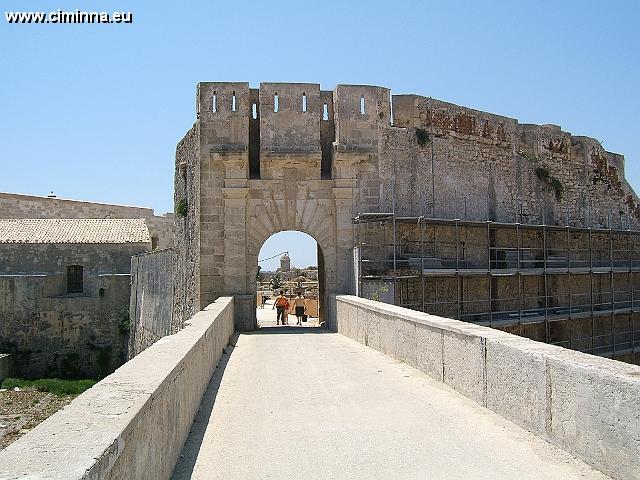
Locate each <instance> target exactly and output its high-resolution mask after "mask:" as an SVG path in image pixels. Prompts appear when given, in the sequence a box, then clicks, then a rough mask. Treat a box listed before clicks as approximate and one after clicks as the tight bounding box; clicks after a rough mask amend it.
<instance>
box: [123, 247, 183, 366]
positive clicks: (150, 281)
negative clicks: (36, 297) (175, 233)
mask: <svg viewBox="0 0 640 480" xmlns="http://www.w3.org/2000/svg"><path fill="white" fill-rule="evenodd" d="M174 262H175V250H174V249H168V250H156V251H154V252H150V253H144V254H140V255H134V256H133V257H131V298H130V303H129V318H130V319H131V330H130V332H129V348H128V353H127V356H128V358H129V359H131V358H133V357H135V356H136V355H138V354H139V353H140V352H142V351H143V350H144V349H146V348H148V347H149V346H150V345H152V344H153V343H154V342H156V341H157V340H159V339H160V338H162V337H164V336H165V335H170V334H171V333H175V332H177V331H178V329H179V328H178V326H177V325H176V324H175V323H174V322H173V313H174V312H173V298H174V294H173V287H174V275H173V268H174Z"/></svg>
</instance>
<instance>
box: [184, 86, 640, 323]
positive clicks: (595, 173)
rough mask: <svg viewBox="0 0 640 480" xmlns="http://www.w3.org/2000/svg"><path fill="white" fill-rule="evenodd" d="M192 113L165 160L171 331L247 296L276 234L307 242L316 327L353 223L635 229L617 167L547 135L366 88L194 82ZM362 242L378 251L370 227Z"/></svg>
mask: <svg viewBox="0 0 640 480" xmlns="http://www.w3.org/2000/svg"><path fill="white" fill-rule="evenodd" d="M276 99H277V102H276ZM214 103H215V108H214V107H213V104H214ZM276 103H277V108H276ZM303 105H305V106H306V108H304V107H303ZM392 107H393V108H392ZM276 110H277V111H276ZM254 111H255V117H256V118H254ZM392 111H393V118H392V116H391V113H392ZM196 112H197V117H198V118H197V121H196V123H195V125H194V126H193V128H192V129H191V130H189V132H188V133H187V135H186V136H185V137H184V139H183V140H182V141H181V142H180V143H179V144H178V148H177V151H176V176H175V185H176V190H175V191H176V203H178V202H180V201H186V203H187V204H188V205H189V209H188V212H187V215H186V217H185V218H178V219H177V222H176V245H177V249H178V266H177V270H176V271H177V273H178V275H177V279H178V280H177V282H179V283H180V288H178V285H176V288H175V289H174V290H175V292H176V295H177V297H179V298H176V309H178V310H180V309H182V310H184V311H181V312H180V313H179V315H177V316H175V318H182V319H185V318H188V317H189V315H190V314H193V312H195V311H197V310H198V309H199V308H200V307H201V306H203V305H206V304H207V303H209V302H211V301H212V300H213V299H215V298H217V297H218V296H220V295H253V294H254V293H255V282H254V279H255V277H256V272H257V255H258V252H259V250H260V248H261V247H262V244H263V243H264V241H265V240H266V239H267V238H268V237H269V236H270V235H272V234H274V233H276V232H280V231H283V230H298V231H302V232H305V233H307V234H309V235H311V236H312V237H314V238H315V239H316V241H317V242H318V245H319V247H320V250H321V253H322V258H323V262H322V268H321V269H320V270H321V271H320V272H319V274H320V278H321V284H322V285H323V286H325V287H326V288H325V290H324V292H323V293H324V297H323V298H322V299H321V313H320V315H321V317H322V316H324V315H325V313H329V308H330V306H329V303H328V302H327V299H328V298H330V296H331V295H333V294H338V293H351V292H353V291H354V285H353V283H354V282H353V261H352V256H351V249H352V247H353V244H354V231H353V226H352V223H351V220H352V218H353V217H354V215H355V214H356V213H358V212H391V211H395V212H396V213H398V214H400V215H411V216H418V215H423V216H435V217H444V218H465V219H468V220H483V221H484V220H497V221H501V222H514V221H516V220H518V221H520V222H521V223H535V224H538V223H543V222H544V223H547V224H551V225H553V224H556V223H557V222H564V221H565V220H566V218H569V220H570V223H571V224H572V225H579V226H584V225H589V226H591V225H593V226H597V225H612V226H614V227H617V226H620V227H624V228H627V227H629V226H631V227H637V226H638V219H640V200H639V199H638V198H637V196H636V194H635V193H634V192H633V190H632V189H631V187H630V186H629V184H628V183H627V182H626V180H625V179H624V159H623V157H622V156H620V155H616V154H612V153H610V152H606V151H605V150H604V149H603V148H602V146H601V145H600V144H599V143H598V142H597V141H596V140H595V139H591V138H587V137H575V136H572V135H571V134H569V133H567V132H563V131H562V130H561V129H560V128H559V127H556V126H553V125H543V126H537V125H523V124H519V123H518V121H517V120H515V119H512V118H507V117H502V116H499V115H493V114H490V113H486V112H480V111H477V110H473V109H470V108H466V107H461V106H458V105H453V104H450V103H446V102H442V101H438V100H433V99H430V98H426V97H421V96H417V95H394V96H393V97H392V98H391V99H390V96H389V90H388V89H386V88H383V87H375V86H367V85H338V86H337V87H336V89H335V90H334V91H333V92H329V91H323V90H320V86H319V85H318V84H308V83H301V84H291V83H263V84H261V86H260V89H259V90H258V89H250V88H249V85H248V83H243V82H203V83H200V84H199V85H198V94H197V106H196ZM325 112H326V115H325ZM418 137H420V138H422V141H421V142H419V141H418V140H419V139H418ZM540 171H544V172H545V174H544V175H541V174H540V173H539V172H540ZM536 172H538V173H536ZM363 235H364V239H363V240H364V241H370V242H371V243H381V242H382V239H381V236H382V232H381V229H379V228H378V227H377V226H376V225H371V226H370V228H368V229H365V232H364V234H363ZM472 241H473V240H472ZM450 283H451V282H450ZM453 287H454V285H453V283H451V284H450V285H445V286H444V288H445V289H446V290H447V291H449V290H451V289H452V288H453ZM326 321H327V325H328V326H330V327H332V326H333V325H332V323H331V322H332V319H331V318H329V317H328V316H327V318H326ZM249 323H250V324H253V326H255V318H252V319H250V322H249ZM243 328H244V327H243Z"/></svg>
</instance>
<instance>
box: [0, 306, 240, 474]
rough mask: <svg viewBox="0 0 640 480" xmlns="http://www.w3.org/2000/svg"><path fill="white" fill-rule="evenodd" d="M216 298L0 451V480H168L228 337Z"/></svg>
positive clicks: (227, 314)
mask: <svg viewBox="0 0 640 480" xmlns="http://www.w3.org/2000/svg"><path fill="white" fill-rule="evenodd" d="M233 315H234V301H233V298H230V297H221V298H219V299H218V300H216V301H215V302H214V303H212V304H211V305H209V306H208V307H207V308H206V309H205V310H203V311H201V312H198V313H197V314H196V315H194V316H193V317H192V318H191V320H189V321H188V322H187V325H186V328H184V329H183V330H181V331H180V332H178V333H177V334H175V335H169V336H167V337H163V338H162V339H160V340H158V341H157V342H156V343H155V344H153V345H152V346H151V347H149V348H148V349H147V350H145V351H144V352H142V353H140V354H139V355H138V356H137V357H135V358H133V359H132V360H130V361H128V362H127V363H125V364H124V365H123V366H122V367H120V368H119V369H118V370H116V371H115V372H114V373H113V374H111V375H109V376H108V377H106V378H105V379H104V380H102V381H101V382H99V383H98V384H97V385H95V386H94V387H92V388H90V389H89V390H87V391H86V392H85V393H83V394H82V395H80V396H79V397H78V398H76V399H75V400H74V401H73V402H71V404H70V405H68V406H67V407H65V408H64V409H63V410H61V411H59V412H57V413H56V414H55V415H53V416H52V417H51V418H49V419H48V420H46V421H45V422H43V423H41V424H40V425H38V426H37V427H36V428H35V429H34V430H33V431H32V432H30V433H29V434H27V435H25V436H24V437H22V438H20V439H19V440H17V441H16V442H15V443H13V444H11V445H9V447H7V448H6V449H5V450H3V451H1V452H0V479H13V478H47V479H52V480H53V479H56V480H76V479H77V480H80V479H123V478H131V479H133V478H136V479H154V480H155V479H158V480H161V479H168V478H170V476H171V473H172V471H173V468H174V466H175V463H176V460H177V457H178V455H179V454H180V450H181V448H182V445H183V444H184V442H185V440H186V438H187V436H188V434H189V430H190V429H191V424H192V422H193V418H194V416H195V414H196V412H197V411H198V407H199V406H200V401H201V399H202V394H203V393H204V391H205V389H206V388H207V385H208V383H209V380H210V378H211V375H212V374H213V371H214V369H215V367H216V365H217V363H218V359H219V358H220V356H221V355H222V352H223V348H224V347H225V346H226V345H227V344H228V341H229V338H230V337H231V335H232V334H233V331H234V329H233Z"/></svg>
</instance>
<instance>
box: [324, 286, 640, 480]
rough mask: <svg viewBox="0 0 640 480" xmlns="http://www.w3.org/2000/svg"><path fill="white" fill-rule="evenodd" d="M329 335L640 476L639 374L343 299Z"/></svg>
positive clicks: (587, 458)
mask: <svg viewBox="0 0 640 480" xmlns="http://www.w3.org/2000/svg"><path fill="white" fill-rule="evenodd" d="M335 308H336V318H337V320H338V324H337V330H338V333H340V334H342V335H345V336H347V337H350V338H352V339H354V340H356V341H358V342H360V343H362V344H364V345H368V346H370V347H371V348H374V349H376V350H378V351H380V352H382V353H384V354H386V355H389V356H391V357H393V358H395V359H397V360H400V361H403V362H406V363H407V364H409V365H411V366H413V367H415V368H417V369H419V370H421V371H423V372H425V373H426V374H428V375H429V376H430V377H432V378H433V379H435V380H438V381H440V382H443V383H444V384H446V385H448V386H449V387H451V388H453V389H454V390H456V391H457V392H459V393H461V394H463V395H465V396H467V397H469V398H470V399H472V400H474V401H476V402H477V403H478V404H480V405H482V406H484V407H486V408H488V409H490V410H493V411H495V412H496V413H498V414H500V415H502V416H503V417H505V418H507V419H508V420H510V421H512V422H514V423H516V424H518V425H520V426H521V427H523V428H525V429H527V430H529V431H530V432H532V433H534V434H535V435H538V436H540V437H542V438H544V439H545V440H547V441H549V442H550V443H553V444H554V445H557V446H558V447H560V448H562V449H563V450H566V451H567V452H569V453H571V454H573V455H576V456H577V457H579V458H580V459H582V460H583V461H584V462H586V463H588V464H590V465H592V466H593V467H595V468H597V469H598V470H600V471H602V472H604V473H605V474H607V475H609V476H611V477H612V478H614V479H620V480H622V479H638V478H640V456H638V450H639V449H640V423H638V412H639V411H640V367H638V366H633V365H628V364H624V363H621V362H616V361H612V360H608V359H604V358H600V357H595V356H592V355H588V354H583V353H580V352H575V351H572V350H567V349H564V348H560V347H556V346H552V345H547V344H543V343H539V342H535V341H532V340H529V339H525V338H521V337H518V336H515V335H510V334H507V333H505V332H501V331H497V330H494V329H490V328H486V327H480V326H476V325H471V324H469V323H465V322H460V321H456V320H450V319H446V318H442V317H436V316H433V315H428V314H425V313H420V312H415V311H412V310H408V309H405V308H401V307H396V306H392V305H387V304H382V303H379V302H374V301H372V300H365V299H361V298H357V297H351V296H338V297H337V300H336V306H335Z"/></svg>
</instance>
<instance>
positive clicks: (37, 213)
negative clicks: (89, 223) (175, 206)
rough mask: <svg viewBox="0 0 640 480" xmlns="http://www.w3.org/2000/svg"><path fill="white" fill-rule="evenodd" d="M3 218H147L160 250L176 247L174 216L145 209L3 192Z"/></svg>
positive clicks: (0, 201) (0, 196)
mask: <svg viewBox="0 0 640 480" xmlns="http://www.w3.org/2000/svg"><path fill="white" fill-rule="evenodd" d="M0 218H144V219H146V220H147V226H148V227H149V234H150V235H151V236H152V237H155V238H156V239H157V242H158V243H157V247H158V248H169V247H172V246H173V214H171V213H168V214H166V215H165V216H156V215H154V213H153V209H151V208H145V207H130V206H126V205H111V204H108V203H96V202H83V201H79V200H67V199H63V198H57V197H38V196H34V195H21V194H17V193H3V192H0Z"/></svg>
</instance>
